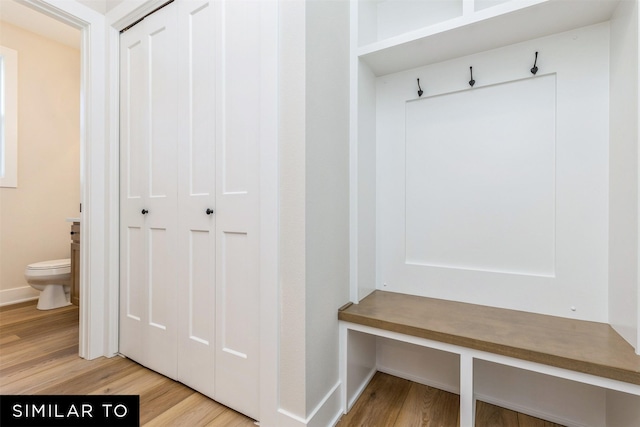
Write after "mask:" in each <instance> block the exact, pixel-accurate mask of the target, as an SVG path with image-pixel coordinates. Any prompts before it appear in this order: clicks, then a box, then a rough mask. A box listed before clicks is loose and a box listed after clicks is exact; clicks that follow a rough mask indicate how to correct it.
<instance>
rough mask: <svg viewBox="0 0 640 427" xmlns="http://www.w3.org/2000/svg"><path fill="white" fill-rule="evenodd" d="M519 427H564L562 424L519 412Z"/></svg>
mask: <svg viewBox="0 0 640 427" xmlns="http://www.w3.org/2000/svg"><path fill="white" fill-rule="evenodd" d="M518 423H519V427H562V426H561V425H560V424H556V423H552V422H550V421H545V420H541V419H540V418H535V417H532V416H530V415H525V414H520V413H518Z"/></svg>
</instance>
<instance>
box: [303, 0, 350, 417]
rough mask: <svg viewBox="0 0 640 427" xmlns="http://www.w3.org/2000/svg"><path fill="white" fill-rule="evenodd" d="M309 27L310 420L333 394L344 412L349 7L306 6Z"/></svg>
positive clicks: (330, 4)
mask: <svg viewBox="0 0 640 427" xmlns="http://www.w3.org/2000/svg"><path fill="white" fill-rule="evenodd" d="M306 23H307V28H306V34H307V40H306V64H307V65H306V95H307V96H306V153H305V154H306V180H305V181H306V207H305V211H306V249H305V252H306V258H307V262H306V265H307V267H306V288H307V293H306V307H307V313H306V336H307V340H306V355H307V357H306V371H307V375H306V381H307V390H306V405H307V415H310V411H313V410H314V408H315V407H316V406H317V405H318V404H319V403H320V402H321V401H322V400H323V399H324V398H325V397H327V394H328V393H329V391H331V390H334V393H333V397H331V399H333V405H334V406H335V405H336V404H337V407H336V409H339V407H340V405H339V402H338V401H337V397H338V395H339V390H338V388H335V389H334V387H335V386H336V385H337V384H338V382H339V377H338V374H339V373H338V317H337V309H338V308H339V307H341V306H342V305H344V304H345V303H346V302H347V301H348V300H349V44H348V43H347V41H348V39H349V2H348V1H311V2H308V3H307V14H306ZM327 23H331V29H330V31H328V28H327ZM329 405H330V406H331V404H329ZM335 413H336V412H335V411H334V412H333V414H331V415H334V416H335ZM316 423H317V421H316ZM316 425H318V424H316ZM319 425H322V424H319Z"/></svg>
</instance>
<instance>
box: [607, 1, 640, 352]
mask: <svg viewBox="0 0 640 427" xmlns="http://www.w3.org/2000/svg"><path fill="white" fill-rule="evenodd" d="M638 19H639V18H638V3H637V2H635V1H633V2H631V1H629V2H622V3H621V5H620V6H619V7H618V9H617V10H616V13H615V14H614V16H613V19H612V20H611V85H610V91H611V95H610V96H611V111H610V117H611V126H610V144H609V156H610V173H609V181H610V183H609V186H610V194H609V216H610V225H609V322H610V323H611V325H612V326H613V327H614V328H615V329H616V330H617V331H618V332H619V333H620V335H622V336H623V337H624V338H625V339H626V340H627V341H629V342H630V343H631V344H632V345H633V346H634V347H635V348H636V351H637V352H638V333H639V332H640V331H639V330H638V320H639V319H638V286H639V283H638V142H639V141H638V78H639V77H638V49H639V43H638Z"/></svg>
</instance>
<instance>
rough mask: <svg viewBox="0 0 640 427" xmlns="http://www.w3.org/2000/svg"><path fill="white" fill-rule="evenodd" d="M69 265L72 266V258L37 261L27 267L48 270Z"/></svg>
mask: <svg viewBox="0 0 640 427" xmlns="http://www.w3.org/2000/svg"><path fill="white" fill-rule="evenodd" d="M69 266H71V258H64V259H52V260H49V261H41V262H35V263H33V264H29V265H28V266H27V268H28V269H29V270H48V269H51V268H64V267H69Z"/></svg>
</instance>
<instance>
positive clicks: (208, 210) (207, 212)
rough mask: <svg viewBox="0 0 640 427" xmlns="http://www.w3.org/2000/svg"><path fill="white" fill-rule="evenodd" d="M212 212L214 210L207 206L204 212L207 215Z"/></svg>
mask: <svg viewBox="0 0 640 427" xmlns="http://www.w3.org/2000/svg"><path fill="white" fill-rule="evenodd" d="M214 212H215V211H214V210H213V209H209V208H207V210H206V211H205V213H206V214H207V215H211V214H212V213H214Z"/></svg>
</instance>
